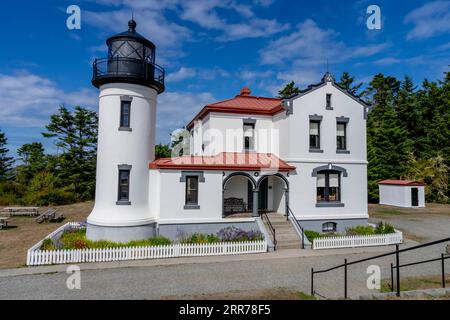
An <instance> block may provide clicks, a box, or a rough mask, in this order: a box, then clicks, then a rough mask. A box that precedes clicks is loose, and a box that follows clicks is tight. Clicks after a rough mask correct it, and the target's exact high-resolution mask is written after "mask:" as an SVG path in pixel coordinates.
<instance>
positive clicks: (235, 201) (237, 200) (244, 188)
mask: <svg viewBox="0 0 450 320" xmlns="http://www.w3.org/2000/svg"><path fill="white" fill-rule="evenodd" d="M257 196H258V193H257V191H256V180H255V179H254V178H253V177H252V176H251V175H250V174H248V173H246V172H233V173H230V174H228V175H227V176H226V177H225V178H224V179H223V185H222V216H223V217H226V216H230V215H233V216H236V215H240V216H242V215H243V214H245V213H247V214H248V215H250V212H251V215H252V216H255V215H256V216H257V215H258V211H256V210H257V208H256V210H254V209H255V208H254V205H253V203H254V202H255V199H256V201H257V199H258V198H257Z"/></svg>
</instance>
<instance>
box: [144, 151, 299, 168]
mask: <svg viewBox="0 0 450 320" xmlns="http://www.w3.org/2000/svg"><path fill="white" fill-rule="evenodd" d="M149 168H150V169H194V170H238V171H264V170H266V171H274V170H276V171H284V172H287V171H292V170H295V167H293V166H290V165H289V164H287V163H286V162H285V161H283V160H281V159H280V158H278V157H277V156H275V155H274V154H271V153H239V152H221V153H219V154H217V155H216V156H204V157H202V156H182V157H176V158H161V159H157V160H155V161H153V162H151V163H150V165H149Z"/></svg>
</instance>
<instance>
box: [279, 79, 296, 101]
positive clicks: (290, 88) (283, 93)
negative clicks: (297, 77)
mask: <svg viewBox="0 0 450 320" xmlns="http://www.w3.org/2000/svg"><path fill="white" fill-rule="evenodd" d="M299 93H300V89H299V88H298V87H297V86H296V85H295V82H294V81H291V82H289V83H288V84H287V85H286V86H285V87H284V88H283V89H281V90H279V91H278V97H279V98H281V99H287V98H289V97H291V96H293V95H295V94H299Z"/></svg>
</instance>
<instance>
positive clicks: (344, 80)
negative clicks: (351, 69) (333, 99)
mask: <svg viewBox="0 0 450 320" xmlns="http://www.w3.org/2000/svg"><path fill="white" fill-rule="evenodd" d="M354 81H355V78H354V77H352V76H350V74H349V73H348V72H346V71H345V72H343V73H342V76H341V78H340V80H339V82H338V83H337V84H338V85H339V86H340V87H341V88H342V89H345V90H347V91H348V92H350V93H351V94H353V95H354V96H357V97H361V96H362V93H358V91H359V89H361V86H362V83H359V84H357V85H353V82H354Z"/></svg>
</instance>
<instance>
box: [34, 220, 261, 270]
mask: <svg viewBox="0 0 450 320" xmlns="http://www.w3.org/2000/svg"><path fill="white" fill-rule="evenodd" d="M83 227H84V226H83V225H82V224H81V223H76V222H75V223H67V224H66V225H64V226H62V227H60V228H58V229H57V230H55V231H54V232H52V233H51V234H50V235H48V236H47V238H53V237H56V236H58V235H59V233H62V232H64V231H65V230H67V229H70V228H83ZM52 235H53V237H52ZM42 243H43V240H42V241H40V242H38V243H37V244H35V245H34V246H33V247H32V248H30V249H29V250H28V254H27V265H28V266H39V265H49V264H64V263H80V262H108V261H125V260H143V259H155V258H175V257H200V256H216V255H217V256H218V255H233V254H248V253H262V252H267V242H266V240H259V241H246V242H219V243H201V244H185V243H182V244H169V245H160V246H142V247H119V248H104V249H73V250H40V247H41V245H42Z"/></svg>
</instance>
